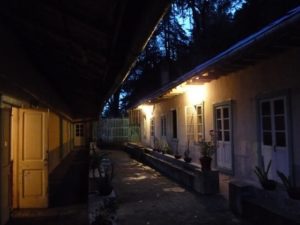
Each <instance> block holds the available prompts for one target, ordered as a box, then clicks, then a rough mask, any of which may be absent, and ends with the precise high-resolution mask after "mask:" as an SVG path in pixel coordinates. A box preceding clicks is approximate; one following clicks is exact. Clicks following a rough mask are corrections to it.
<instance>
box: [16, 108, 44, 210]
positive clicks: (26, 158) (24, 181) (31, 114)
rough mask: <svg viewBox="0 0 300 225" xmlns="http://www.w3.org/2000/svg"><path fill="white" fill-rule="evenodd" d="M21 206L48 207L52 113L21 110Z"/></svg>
mask: <svg viewBox="0 0 300 225" xmlns="http://www.w3.org/2000/svg"><path fill="white" fill-rule="evenodd" d="M19 115H20V118H19V119H20V120H19V123H20V124H19V127H20V135H19V137H20V139H19V153H20V154H19V201H20V202H19V203H20V204H19V206H20V207H21V208H44V207H47V206H48V154H47V153H48V114H47V113H46V112H41V111H36V110H29V109H20V113H19Z"/></svg>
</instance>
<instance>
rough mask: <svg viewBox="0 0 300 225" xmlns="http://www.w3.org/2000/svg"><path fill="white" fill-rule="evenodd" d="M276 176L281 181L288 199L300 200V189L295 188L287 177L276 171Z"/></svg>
mask: <svg viewBox="0 0 300 225" xmlns="http://www.w3.org/2000/svg"><path fill="white" fill-rule="evenodd" d="M277 175H278V176H279V178H280V179H281V181H282V183H283V185H284V186H285V188H286V191H287V193H288V195H289V197H290V198H292V199H297V200H300V187H297V186H295V185H294V184H293V183H292V182H291V179H290V178H289V177H287V176H286V175H285V174H284V173H282V172H280V171H278V170H277Z"/></svg>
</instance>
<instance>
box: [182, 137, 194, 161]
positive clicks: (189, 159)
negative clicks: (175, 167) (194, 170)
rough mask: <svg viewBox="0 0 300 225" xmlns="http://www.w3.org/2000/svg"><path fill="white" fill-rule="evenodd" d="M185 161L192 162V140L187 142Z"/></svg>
mask: <svg viewBox="0 0 300 225" xmlns="http://www.w3.org/2000/svg"><path fill="white" fill-rule="evenodd" d="M183 159H184V161H185V162H187V163H190V162H191V161H192V158H191V157H190V140H188V142H187V148H186V150H185V151H184V158H183Z"/></svg>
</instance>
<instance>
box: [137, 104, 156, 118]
mask: <svg viewBox="0 0 300 225" xmlns="http://www.w3.org/2000/svg"><path fill="white" fill-rule="evenodd" d="M138 109H141V110H142V111H143V113H144V115H145V116H146V117H147V119H151V118H152V116H153V105H140V106H139V107H138Z"/></svg>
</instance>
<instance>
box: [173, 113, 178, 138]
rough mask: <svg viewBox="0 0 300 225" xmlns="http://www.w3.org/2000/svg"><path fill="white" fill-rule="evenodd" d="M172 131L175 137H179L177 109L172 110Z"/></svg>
mask: <svg viewBox="0 0 300 225" xmlns="http://www.w3.org/2000/svg"><path fill="white" fill-rule="evenodd" d="M172 131H173V134H172V135H173V138H177V112H176V109H174V110H172Z"/></svg>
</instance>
